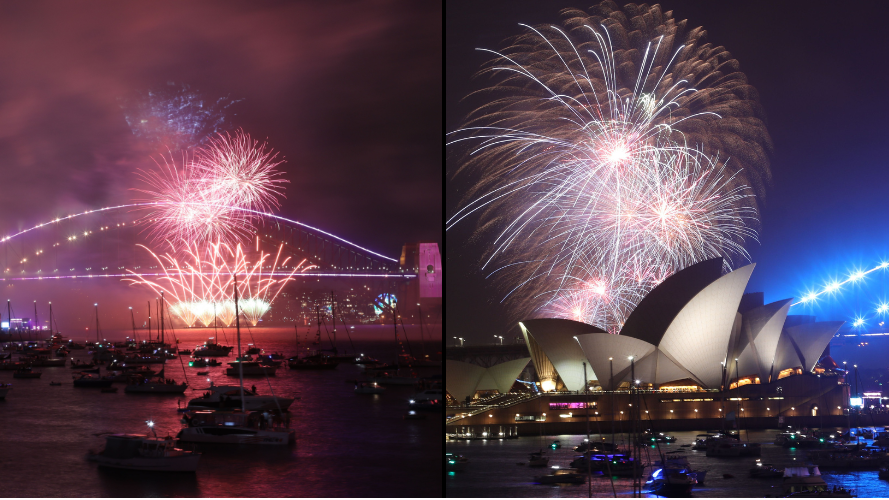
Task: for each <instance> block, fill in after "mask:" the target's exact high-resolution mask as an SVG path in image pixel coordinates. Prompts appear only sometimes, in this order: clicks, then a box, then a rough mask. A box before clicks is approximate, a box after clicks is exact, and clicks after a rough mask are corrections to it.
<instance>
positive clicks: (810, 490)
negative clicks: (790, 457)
mask: <svg viewBox="0 0 889 500" xmlns="http://www.w3.org/2000/svg"><path fill="white" fill-rule="evenodd" d="M844 492H845V490H844ZM833 493H835V492H832V491H831V489H830V487H829V486H828V485H827V482H826V481H825V480H824V479H823V478H822V477H821V471H820V470H818V466H817V465H807V466H805V467H785V468H784V494H785V495H788V496H789V495H793V496H810V495H814V496H824V497H829V496H835V495H833ZM842 496H847V497H850V496H851V493H850V494H848V495H842Z"/></svg>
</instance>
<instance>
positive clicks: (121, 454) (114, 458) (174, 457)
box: [90, 434, 201, 472]
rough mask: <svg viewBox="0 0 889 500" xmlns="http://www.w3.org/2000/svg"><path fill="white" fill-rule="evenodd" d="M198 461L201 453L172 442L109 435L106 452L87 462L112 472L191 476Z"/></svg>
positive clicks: (130, 435) (153, 438) (138, 436)
mask: <svg viewBox="0 0 889 500" xmlns="http://www.w3.org/2000/svg"><path fill="white" fill-rule="evenodd" d="M200 458H201V454H200V453H197V452H194V451H185V450H181V449H179V448H176V447H175V446H174V441H173V438H166V439H162V438H158V437H156V436H155V437H148V436H146V435H143V434H111V435H109V436H105V448H104V449H103V450H102V451H101V452H99V453H96V454H93V455H92V456H91V457H90V460H92V461H94V462H98V463H99V466H100V467H112V468H115V469H133V470H146V471H148V470H151V471H166V472H194V471H196V470H197V468H198V462H199V461H200Z"/></svg>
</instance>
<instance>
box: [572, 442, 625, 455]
mask: <svg viewBox="0 0 889 500" xmlns="http://www.w3.org/2000/svg"><path fill="white" fill-rule="evenodd" d="M590 449H592V451H594V452H596V453H603V452H610V453H618V451H619V449H618V447H617V446H616V445H613V444H611V443H606V442H605V441H602V442H601V443H599V442H593V443H592V446H590V444H589V442H584V443H581V444H579V445H577V446H575V447H574V451H576V452H578V453H583V452H585V451H590Z"/></svg>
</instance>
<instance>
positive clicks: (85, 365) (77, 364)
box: [71, 358, 96, 370]
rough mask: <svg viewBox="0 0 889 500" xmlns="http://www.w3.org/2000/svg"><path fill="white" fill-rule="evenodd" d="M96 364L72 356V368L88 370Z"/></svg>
mask: <svg viewBox="0 0 889 500" xmlns="http://www.w3.org/2000/svg"><path fill="white" fill-rule="evenodd" d="M94 366H96V364H95V363H84V362H82V361H77V360H76V359H74V358H71V369H72V370H78V369H79V370H87V369H90V368H93V367H94Z"/></svg>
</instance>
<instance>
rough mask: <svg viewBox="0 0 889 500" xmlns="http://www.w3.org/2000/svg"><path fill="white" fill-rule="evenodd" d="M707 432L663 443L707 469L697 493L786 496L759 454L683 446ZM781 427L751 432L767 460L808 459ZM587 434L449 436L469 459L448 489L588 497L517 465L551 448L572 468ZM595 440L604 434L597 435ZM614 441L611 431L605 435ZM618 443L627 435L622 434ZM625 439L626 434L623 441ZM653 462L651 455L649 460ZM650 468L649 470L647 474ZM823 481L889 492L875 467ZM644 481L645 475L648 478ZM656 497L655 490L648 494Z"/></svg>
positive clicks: (627, 490) (606, 486) (871, 494)
mask: <svg viewBox="0 0 889 500" xmlns="http://www.w3.org/2000/svg"><path fill="white" fill-rule="evenodd" d="M703 432H706V430H704V429H702V430H701V431H684V432H676V433H671V435H673V436H675V437H676V442H675V443H670V444H666V445H661V447H662V449H663V450H665V451H680V450H681V451H684V455H686V456H687V457H688V461H689V463H690V464H691V466H692V467H693V468H696V469H705V470H707V471H708V472H707V478H706V484H705V485H704V486H701V487H695V488H694V490H693V491H692V497H699V498H708V497H712V498H756V497H760V498H762V497H765V496H772V497H781V496H783V491H782V489H781V483H782V479H780V478H777V479H751V478H749V477H748V469H750V467H752V466H753V463H754V460H755V458H751V457H738V458H716V457H707V456H705V453H704V451H703V450H701V451H695V450H692V449H691V448H682V447H681V445H683V444H691V443H692V442H693V441H694V437H695V435H696V434H699V433H703ZM777 432H778V431H777V430H755V431H750V432H749V440H750V442H755V443H761V444H762V457H760V459H761V460H762V462H763V463H770V464H772V465H774V466H775V467H779V468H781V467H785V466H792V465H794V464H800V465H803V464H805V450H797V449H795V448H782V447H780V446H776V445H775V444H773V441H774V437H775V434H776V433H777ZM555 439H558V440H560V441H561V444H562V447H561V448H560V449H557V450H551V449H549V444H550V443H552V442H553V440H555ZM584 439H585V436H579V435H544V436H537V437H523V438H519V439H516V440H486V441H449V442H447V443H446V445H445V449H446V451H447V452H449V453H455V454H460V455H464V456H466V457H467V458H468V459H469V464H468V466H467V467H466V470H465V471H461V472H449V473H447V476H446V481H445V492H446V496H448V497H502V498H527V497H547V498H549V497H569V498H571V497H586V496H587V484H586V483H584V484H578V485H539V484H535V483H534V479H533V478H534V476H540V475H543V474H546V473H547V470H546V469H545V468H529V467H528V466H527V465H516V464H517V463H519V462H527V461H528V455H529V454H530V453H531V452H535V451H539V450H540V449H541V448H542V449H544V450H548V452H547V455H548V456H549V457H550V462H549V465H550V466H552V465H559V466H561V467H562V468H567V467H568V464H569V462H571V460H572V459H573V458H574V457H575V456H577V455H579V453H576V452H574V451H573V448H574V446H577V445H578V444H580V443H581V442H582V441H583V440H584ZM592 439H593V440H598V439H601V436H600V435H597V434H594V435H593V436H592ZM606 439H609V440H610V435H608V436H607V437H606ZM742 439H745V440H746V439H748V433H747V431H743V432H742ZM617 441H618V443H620V442H621V441H622V440H621V438H618V439H617ZM623 441H625V438H624V440H623ZM650 451H651V460H650V461H654V460H656V459H657V458H656V452H657V450H656V449H651V450H650ZM645 461H649V460H647V459H646V460H645ZM648 472H650V470H649V469H646V474H647V473H648ZM821 472H822V475H823V477H824V480H825V481H826V482H827V484H828V485H830V486H843V487H845V488H851V489H853V490H854V494H855V495H857V496H858V497H859V498H886V497H889V481H884V480H881V479H879V478H878V477H877V471H876V470H867V471H836V470H826V469H822V471H821ZM723 474H731V475H733V476H734V477H733V478H728V479H726V478H723ZM643 480H644V479H643ZM632 484H633V482H632V479H630V478H614V491H615V492H616V495H617V496H619V497H631V496H632V492H633V490H632ZM592 491H593V496H595V497H612V496H615V492H612V489H611V481H609V478H608V477H605V476H599V475H595V474H594V475H593V478H592ZM645 496H648V497H655V495H653V494H647V493H646V494H645Z"/></svg>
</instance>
